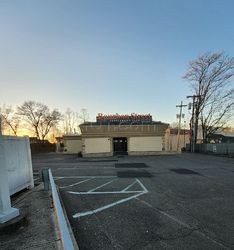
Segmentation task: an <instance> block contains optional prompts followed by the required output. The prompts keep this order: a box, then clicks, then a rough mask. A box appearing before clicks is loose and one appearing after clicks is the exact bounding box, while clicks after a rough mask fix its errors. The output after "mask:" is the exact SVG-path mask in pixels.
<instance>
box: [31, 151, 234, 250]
mask: <svg viewBox="0 0 234 250" xmlns="http://www.w3.org/2000/svg"><path fill="white" fill-rule="evenodd" d="M42 167H50V168H51V169H52V172H53V176H54V178H55V181H56V184H57V186H58V187H59V190H60V193H61V197H62V200H63V203H64V206H65V208H66V211H67V214H68V218H69V220H70V222H71V225H72V228H73V231H74V235H75V237H76V239H77V242H78V245H79V247H80V250H84V249H89V250H92V249H95V250H96V249H108V250H110V249H129V250H130V249H139V250H140V249H186V250H187V249H213V250H214V249H234V159H233V158H224V157H215V156H208V155H201V154H189V153H184V154H181V155H164V156H148V157H146V156H145V157H132V156H125V157H120V158H118V157H112V158H99V159H98V158H95V159H91V158H90V159H82V158H77V156H75V155H62V154H59V155H56V154H47V155H36V156H34V157H33V168H34V171H40V169H41V168H42Z"/></svg>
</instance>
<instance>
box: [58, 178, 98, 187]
mask: <svg viewBox="0 0 234 250" xmlns="http://www.w3.org/2000/svg"><path fill="white" fill-rule="evenodd" d="M92 179H93V178H90V179H86V180H83V181H79V182H76V183H73V184H70V185H67V186H62V187H59V188H67V187H73V186H76V185H79V184H81V183H84V182H87V181H89V180H92Z"/></svg>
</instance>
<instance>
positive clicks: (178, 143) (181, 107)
mask: <svg viewBox="0 0 234 250" xmlns="http://www.w3.org/2000/svg"><path fill="white" fill-rule="evenodd" d="M176 107H177V108H180V114H179V126H178V134H177V151H179V146H180V126H181V116H182V109H183V107H187V105H183V102H182V101H181V104H180V105H176Z"/></svg>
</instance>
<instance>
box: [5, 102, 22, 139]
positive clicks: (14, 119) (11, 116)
mask: <svg viewBox="0 0 234 250" xmlns="http://www.w3.org/2000/svg"><path fill="white" fill-rule="evenodd" d="M0 115H1V119H2V124H3V127H4V128H5V129H9V131H11V132H12V133H13V134H14V135H15V136H17V132H18V128H19V125H20V118H19V116H18V115H17V113H16V112H15V110H14V109H13V108H12V107H11V106H6V105H3V106H2V107H1V108H0Z"/></svg>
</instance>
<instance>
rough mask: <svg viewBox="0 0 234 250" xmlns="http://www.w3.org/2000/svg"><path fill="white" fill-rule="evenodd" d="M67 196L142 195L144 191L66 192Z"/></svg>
mask: <svg viewBox="0 0 234 250" xmlns="http://www.w3.org/2000/svg"><path fill="white" fill-rule="evenodd" d="M67 192H68V193H69V194H80V195H88V194H89V195H91V194H94V195H95V194H134V193H143V192H145V191H125V192H122V191H110V192H108V191H104V192H75V191H67Z"/></svg>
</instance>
